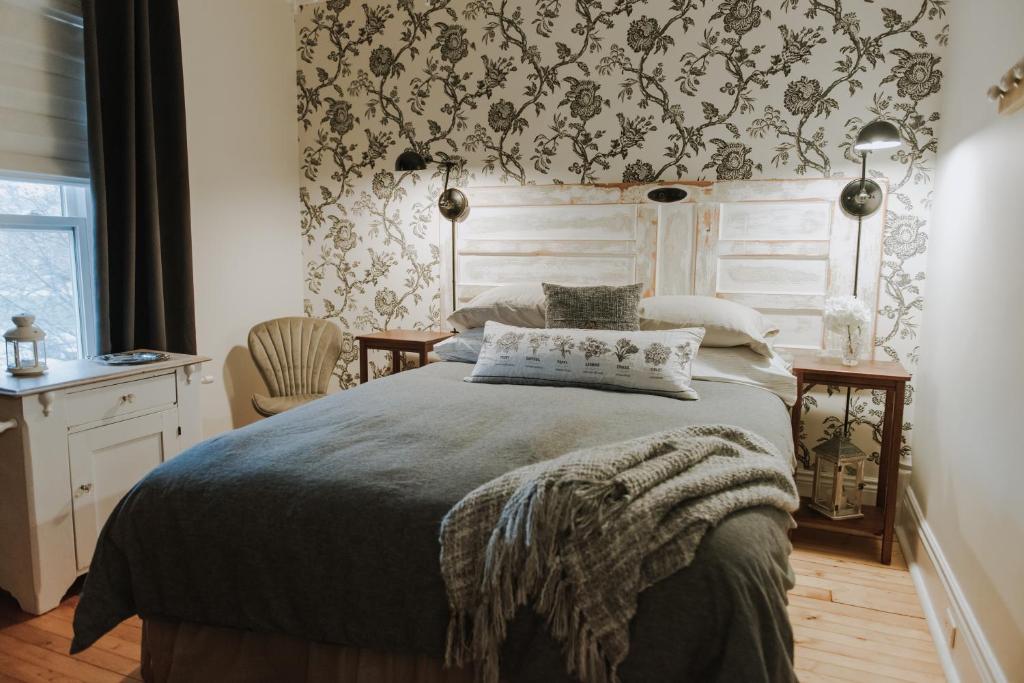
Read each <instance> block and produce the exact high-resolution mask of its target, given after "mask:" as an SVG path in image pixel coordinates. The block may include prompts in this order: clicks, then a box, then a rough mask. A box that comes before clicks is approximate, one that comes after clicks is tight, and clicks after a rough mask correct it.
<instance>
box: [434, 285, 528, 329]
mask: <svg viewBox="0 0 1024 683" xmlns="http://www.w3.org/2000/svg"><path fill="white" fill-rule="evenodd" d="M544 312H545V305H544V289H543V287H541V284H540V283H539V282H535V283H532V284H527V285H503V286H501V287H494V288H492V289H488V290H487V291H485V292H482V293H480V294H477V295H476V296H475V297H473V298H472V299H471V300H470V302H469V303H467V304H466V305H464V306H461V307H459V308H458V309H457V310H456V311H455V312H454V313H452V314H451V315H450V316H448V323H449V324H450V325H452V326H454V327H455V329H457V330H458V331H459V332H462V331H464V330H471V329H473V328H475V327H483V326H484V323H486V322H487V321H488V320H493V321H495V322H499V323H505V324H506V325H519V326H520V327H544Z"/></svg>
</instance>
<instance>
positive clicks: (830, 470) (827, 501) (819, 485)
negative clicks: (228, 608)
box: [811, 436, 868, 519]
mask: <svg viewBox="0 0 1024 683" xmlns="http://www.w3.org/2000/svg"><path fill="white" fill-rule="evenodd" d="M813 450H814V453H815V454H816V455H817V461H816V463H815V465H814V493H813V496H812V497H811V508H813V509H814V510H817V511H818V512H820V513H821V514H823V515H825V516H826V517H828V518H829V519H856V518H858V517H863V516H864V513H863V512H862V511H861V496H862V494H863V492H864V463H865V462H866V461H867V457H868V456H867V454H866V453H864V451H862V450H861V449H859V448H857V446H855V445H854V443H853V442H852V441H850V439H849V438H846V437H841V436H834V437H832V438H831V439H829V440H828V441H825V442H824V443H822V444H820V445H818V446H815V447H814V449H813Z"/></svg>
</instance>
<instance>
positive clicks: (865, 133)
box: [853, 120, 903, 152]
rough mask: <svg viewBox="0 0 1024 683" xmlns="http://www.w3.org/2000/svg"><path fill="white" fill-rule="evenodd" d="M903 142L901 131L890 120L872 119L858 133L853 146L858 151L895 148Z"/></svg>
mask: <svg viewBox="0 0 1024 683" xmlns="http://www.w3.org/2000/svg"><path fill="white" fill-rule="evenodd" d="M902 144H903V140H902V139H901V138H900V131H899V130H898V129H897V128H896V126H894V125H893V124H891V123H889V122H888V121H881V120H879V121H872V122H871V123H869V124H868V125H866V126H864V127H863V128H862V129H861V131H860V133H858V134H857V140H856V142H854V143H853V148H854V149H855V150H856V151H858V152H874V151H876V150H880V149H893V148H895V147H899V146H900V145H902Z"/></svg>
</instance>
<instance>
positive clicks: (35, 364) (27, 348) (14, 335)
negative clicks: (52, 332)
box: [4, 313, 46, 377]
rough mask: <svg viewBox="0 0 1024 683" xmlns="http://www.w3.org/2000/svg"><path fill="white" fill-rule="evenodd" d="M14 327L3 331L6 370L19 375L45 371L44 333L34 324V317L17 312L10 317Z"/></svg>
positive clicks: (24, 375) (31, 374)
mask: <svg viewBox="0 0 1024 683" xmlns="http://www.w3.org/2000/svg"><path fill="white" fill-rule="evenodd" d="M11 321H12V322H13V323H14V327H12V328H11V329H9V330H7V331H6V332H4V346H5V347H6V352H7V372H9V373H11V374H12V375H16V376H19V377H30V376H33V375H41V374H43V373H44V372H46V341H45V340H46V333H45V332H43V331H42V330H41V329H39V327H37V326H36V324H35V321H36V317H35V316H34V315H32V314H30V313H19V314H18V315H16V316H14V317H13V318H11Z"/></svg>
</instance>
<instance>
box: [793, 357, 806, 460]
mask: <svg viewBox="0 0 1024 683" xmlns="http://www.w3.org/2000/svg"><path fill="white" fill-rule="evenodd" d="M803 409H804V382H803V377H801V375H800V374H799V373H798V374H797V376H796V402H795V403H794V404H793V413H792V421H793V453H794V454H796V455H797V456H799V455H800V419H801V418H802V417H803V415H802V413H803Z"/></svg>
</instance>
